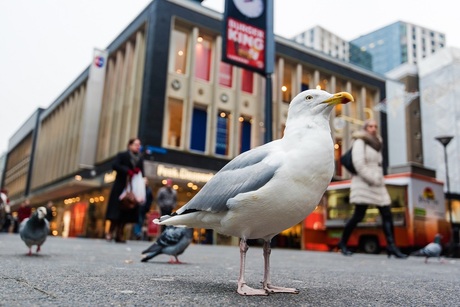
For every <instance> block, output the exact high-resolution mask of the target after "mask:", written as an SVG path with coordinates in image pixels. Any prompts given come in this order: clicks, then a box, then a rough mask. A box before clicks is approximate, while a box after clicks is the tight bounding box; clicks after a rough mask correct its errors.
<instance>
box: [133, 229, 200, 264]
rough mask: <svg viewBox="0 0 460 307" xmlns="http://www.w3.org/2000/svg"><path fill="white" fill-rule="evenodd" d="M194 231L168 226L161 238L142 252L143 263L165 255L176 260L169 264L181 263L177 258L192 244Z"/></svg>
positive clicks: (170, 261)
mask: <svg viewBox="0 0 460 307" xmlns="http://www.w3.org/2000/svg"><path fill="white" fill-rule="evenodd" d="M192 236H193V229H192V228H184V227H175V226H168V227H166V229H165V230H164V231H163V232H162V233H161V235H160V237H159V238H158V239H157V241H156V242H155V243H153V244H152V245H151V246H150V247H149V248H147V249H146V250H145V251H143V252H142V254H143V256H144V257H143V258H142V260H141V261H142V262H147V261H148V260H150V259H152V258H153V257H155V256H157V255H160V254H165V255H171V256H173V257H174V258H175V259H174V258H171V260H169V263H175V264H178V263H181V262H180V261H179V259H178V258H177V256H179V255H180V254H182V253H183V252H184V251H185V249H186V248H187V247H188V246H189V245H190V243H191V242H192Z"/></svg>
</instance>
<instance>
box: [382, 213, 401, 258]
mask: <svg viewBox="0 0 460 307" xmlns="http://www.w3.org/2000/svg"><path fill="white" fill-rule="evenodd" d="M382 226H383V232H384V233H385V237H386V240H387V255H388V258H390V257H391V255H393V256H395V258H399V259H405V258H407V255H406V254H403V253H401V251H400V250H399V249H398V248H397V247H396V245H395V240H394V236H393V223H392V221H391V220H385V221H383V222H382Z"/></svg>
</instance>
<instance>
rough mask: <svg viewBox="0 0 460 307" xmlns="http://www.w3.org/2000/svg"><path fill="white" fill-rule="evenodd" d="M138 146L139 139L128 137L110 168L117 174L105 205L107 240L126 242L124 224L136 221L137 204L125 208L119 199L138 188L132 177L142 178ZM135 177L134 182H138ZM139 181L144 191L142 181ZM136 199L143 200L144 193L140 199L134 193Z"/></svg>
mask: <svg viewBox="0 0 460 307" xmlns="http://www.w3.org/2000/svg"><path fill="white" fill-rule="evenodd" d="M140 148H141V141H140V140H139V139H138V138H132V139H130V140H129V142H128V149H127V150H126V151H122V152H119V153H118V154H117V155H116V157H115V160H114V162H113V164H112V168H113V170H115V171H116V172H117V175H116V177H115V181H114V183H113V186H112V190H111V191H110V196H109V202H108V205H107V212H106V219H107V220H109V221H110V229H109V232H108V233H106V239H107V241H112V239H113V238H115V242H117V243H124V242H126V240H125V239H124V228H125V225H126V224H127V223H136V222H137V219H138V210H139V206H138V205H136V206H133V207H132V208H131V207H130V208H127V207H125V206H122V204H121V203H122V201H121V199H122V198H123V195H122V194H123V193H127V192H128V191H132V192H134V194H136V191H137V190H138V189H137V188H136V183H133V178H134V177H137V178H138V177H141V178H142V176H143V174H144V159H143V158H142V155H141V152H140ZM137 178H136V180H134V182H138V180H137ZM141 183H142V188H143V190H144V193H145V188H144V184H143V181H141ZM120 196H121V197H120ZM136 200H137V202H139V203H140V202H143V201H145V194H144V199H142V195H140V196H139V195H136Z"/></svg>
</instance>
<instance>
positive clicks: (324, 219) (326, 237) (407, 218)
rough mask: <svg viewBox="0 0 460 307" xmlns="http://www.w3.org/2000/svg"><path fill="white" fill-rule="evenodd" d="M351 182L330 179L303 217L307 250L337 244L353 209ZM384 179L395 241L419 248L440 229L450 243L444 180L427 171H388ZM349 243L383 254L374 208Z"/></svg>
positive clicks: (378, 220) (331, 246)
mask: <svg viewBox="0 0 460 307" xmlns="http://www.w3.org/2000/svg"><path fill="white" fill-rule="evenodd" d="M350 183H351V181H350V180H344V181H338V182H332V183H331V184H330V185H329V187H328V189H327V191H326V193H325V195H324V197H323V200H322V203H321V204H319V205H318V206H317V208H316V209H315V211H314V212H312V213H311V214H310V215H309V216H308V217H307V218H306V219H305V221H304V224H303V227H304V229H303V230H304V231H303V245H304V246H303V247H304V248H305V249H309V250H323V251H328V250H333V249H335V248H336V246H337V243H338V242H339V240H340V237H341V235H342V232H343V228H344V227H345V224H346V222H347V221H348V220H349V219H350V218H351V216H352V214H353V210H354V206H353V205H351V204H350V202H349V195H350ZM385 184H386V186H387V189H388V192H389V194H390V197H391V201H392V203H391V212H392V214H393V222H394V228H395V241H396V246H398V247H399V248H401V249H403V250H406V251H410V250H415V249H417V248H421V247H423V246H425V245H426V244H428V243H429V242H432V241H433V238H434V236H435V234H437V233H440V234H441V235H442V236H443V238H442V243H443V244H444V245H446V244H447V243H448V242H449V240H450V236H451V231H450V224H449V222H448V220H447V216H446V204H445V197H444V191H443V184H442V182H439V181H437V180H436V179H434V178H431V177H427V176H424V175H419V174H414V173H402V174H392V175H387V176H385ZM347 245H348V246H349V247H350V248H351V249H352V250H353V249H355V250H359V251H362V252H365V253H379V252H380V251H381V249H383V248H384V247H386V240H385V235H384V233H383V230H382V228H381V218H380V214H379V211H378V209H377V208H376V207H369V209H368V210H367V212H366V216H365V217H364V219H363V221H362V222H361V223H359V224H358V227H357V228H356V229H355V230H354V231H353V233H352V235H351V236H350V239H349V240H348V243H347Z"/></svg>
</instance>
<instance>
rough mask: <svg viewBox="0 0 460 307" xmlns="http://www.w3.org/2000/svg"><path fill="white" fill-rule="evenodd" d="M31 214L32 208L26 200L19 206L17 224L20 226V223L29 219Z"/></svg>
mask: <svg viewBox="0 0 460 307" xmlns="http://www.w3.org/2000/svg"><path fill="white" fill-rule="evenodd" d="M31 214H32V208H31V207H30V200H29V199H28V198H26V199H25V200H24V201H23V202H22V203H21V205H20V206H19V209H18V224H21V222H22V221H23V220H24V219H26V218H28V217H30V215H31Z"/></svg>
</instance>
